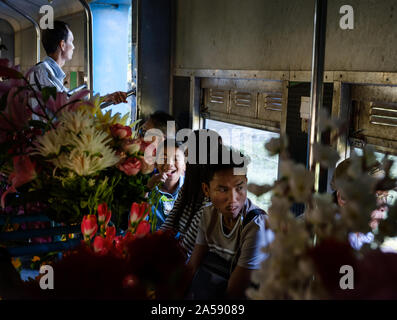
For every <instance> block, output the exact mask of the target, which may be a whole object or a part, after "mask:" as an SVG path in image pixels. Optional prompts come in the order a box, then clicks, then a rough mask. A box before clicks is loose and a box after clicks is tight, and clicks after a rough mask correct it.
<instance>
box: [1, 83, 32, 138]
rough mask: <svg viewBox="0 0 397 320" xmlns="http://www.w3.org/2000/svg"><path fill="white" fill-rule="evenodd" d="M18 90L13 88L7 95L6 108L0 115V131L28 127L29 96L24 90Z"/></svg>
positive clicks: (29, 115) (30, 114)
mask: <svg viewBox="0 0 397 320" xmlns="http://www.w3.org/2000/svg"><path fill="white" fill-rule="evenodd" d="M18 90H19V88H18V87H14V88H12V89H11V90H10V91H9V93H8V96H7V102H6V107H5V109H4V110H3V111H2V112H1V113H2V115H0V130H4V131H16V130H20V129H22V128H25V127H27V126H28V121H29V120H30V118H31V116H32V112H31V111H30V110H29V108H28V98H29V94H28V92H27V91H26V90H22V91H21V92H18Z"/></svg>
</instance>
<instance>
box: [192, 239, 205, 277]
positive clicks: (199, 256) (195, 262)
mask: <svg viewBox="0 0 397 320" xmlns="http://www.w3.org/2000/svg"><path fill="white" fill-rule="evenodd" d="M207 251H208V246H207V245H204V244H198V243H196V244H195V246H194V249H193V253H192V255H191V256H190V259H189V262H188V264H187V267H188V269H189V270H190V272H191V276H192V277H193V276H194V274H195V273H196V271H197V268H198V267H199V265H200V263H201V261H203V258H204V256H205V254H206V253H207Z"/></svg>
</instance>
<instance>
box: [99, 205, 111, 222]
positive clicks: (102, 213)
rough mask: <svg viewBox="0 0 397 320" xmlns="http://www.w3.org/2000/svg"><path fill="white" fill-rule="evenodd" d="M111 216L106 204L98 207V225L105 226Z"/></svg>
mask: <svg viewBox="0 0 397 320" xmlns="http://www.w3.org/2000/svg"><path fill="white" fill-rule="evenodd" d="M111 216H112V211H110V210H109V209H108V205H107V204H106V203H101V204H100V205H98V223H99V224H100V225H102V224H103V225H105V226H107V225H108V223H109V221H110V217H111Z"/></svg>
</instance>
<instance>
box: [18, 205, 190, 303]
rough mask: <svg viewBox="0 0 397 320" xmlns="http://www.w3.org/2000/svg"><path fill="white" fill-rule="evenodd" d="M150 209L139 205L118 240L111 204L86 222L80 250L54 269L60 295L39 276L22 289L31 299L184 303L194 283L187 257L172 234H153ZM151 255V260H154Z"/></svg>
mask: <svg viewBox="0 0 397 320" xmlns="http://www.w3.org/2000/svg"><path fill="white" fill-rule="evenodd" d="M149 212H150V206H149V205H148V204H147V203H141V204H137V203H133V204H132V206H131V210H130V214H129V221H128V226H129V227H128V230H127V232H125V233H124V234H119V235H117V230H116V228H115V227H114V226H109V225H108V223H109V221H110V219H111V215H112V212H111V211H110V210H109V208H108V207H107V205H106V204H105V203H103V204H100V205H99V206H98V214H97V215H88V216H84V218H83V221H82V223H81V231H82V234H83V235H84V240H83V241H82V244H81V246H80V247H78V248H76V249H74V250H72V251H69V252H66V253H65V255H64V257H63V259H62V260H60V261H57V262H55V263H54V264H53V265H52V267H53V270H54V274H55V275H56V285H55V286H54V290H41V289H40V288H39V282H40V279H41V277H43V276H44V275H41V276H39V277H38V278H37V279H36V280H35V281H29V282H27V283H25V284H24V286H23V288H22V289H21V295H24V297H25V298H27V299H30V298H32V297H33V298H34V299H78V298H84V299H139V300H147V299H168V300H169V299H181V298H183V293H184V292H182V291H181V288H184V287H185V282H186V281H187V280H188V278H189V277H188V273H187V268H186V265H185V258H184V254H183V252H182V250H181V248H180V247H179V244H178V242H177V241H176V240H175V239H174V237H173V236H172V235H171V234H167V233H164V232H161V231H157V232H155V233H150V223H149V222H148V221H147V220H146V218H147V216H148V214H149ZM148 253H149V254H148Z"/></svg>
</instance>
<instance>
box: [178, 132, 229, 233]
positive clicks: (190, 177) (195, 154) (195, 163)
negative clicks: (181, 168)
mask: <svg viewBox="0 0 397 320" xmlns="http://www.w3.org/2000/svg"><path fill="white" fill-rule="evenodd" d="M203 137H204V138H203ZM211 137H213V138H212V139H211ZM214 137H216V139H215V138H214ZM193 142H194V143H193ZM200 142H201V143H202V145H201V147H200ZM211 142H212V144H214V143H215V144H216V145H217V146H218V145H221V143H222V139H221V138H220V136H219V134H218V133H217V132H216V131H213V130H208V129H202V130H195V131H193V132H192V133H191V134H190V135H189V137H188V139H187V143H186V145H187V152H186V153H187V157H186V159H187V162H186V171H185V182H184V184H183V188H182V193H181V194H182V197H181V200H180V205H179V210H178V211H176V212H175V219H174V226H176V225H178V223H179V219H180V218H181V216H182V214H183V212H184V210H185V208H186V207H190V208H191V210H190V213H191V214H190V216H189V218H188V221H187V223H186V229H187V228H188V227H189V225H190V222H191V221H192V219H193V217H194V215H195V214H196V213H197V211H198V210H199V209H200V207H201V206H202V204H203V202H204V200H205V194H204V192H203V189H202V187H201V183H202V182H204V176H205V172H206V171H205V169H206V165H205V164H200V158H203V157H204V158H207V157H208V155H209V153H210V149H211ZM203 145H204V147H203Z"/></svg>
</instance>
